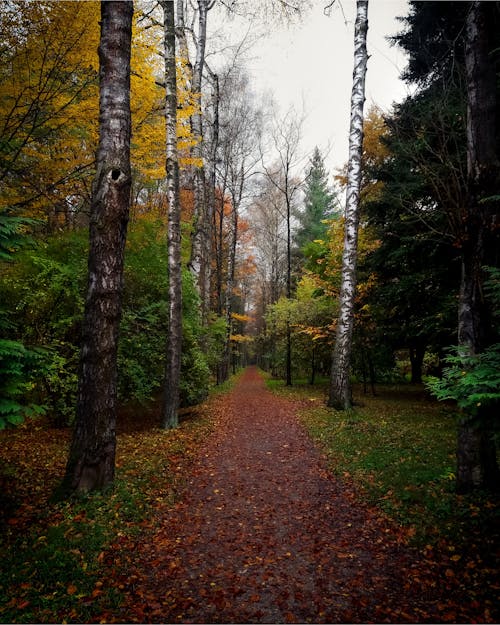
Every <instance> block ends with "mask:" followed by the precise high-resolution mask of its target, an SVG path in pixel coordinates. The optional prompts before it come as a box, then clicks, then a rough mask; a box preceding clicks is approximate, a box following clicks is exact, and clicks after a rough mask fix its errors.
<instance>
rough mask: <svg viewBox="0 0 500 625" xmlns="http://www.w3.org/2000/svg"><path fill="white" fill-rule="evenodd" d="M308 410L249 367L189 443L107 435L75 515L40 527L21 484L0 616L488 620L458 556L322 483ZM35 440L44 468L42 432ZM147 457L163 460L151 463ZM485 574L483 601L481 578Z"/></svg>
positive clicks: (334, 483)
mask: <svg viewBox="0 0 500 625" xmlns="http://www.w3.org/2000/svg"><path fill="white" fill-rule="evenodd" d="M309 401H310V399H303V398H302V399H300V398H297V397H291V396H290V397H288V396H282V395H277V394H276V393H273V392H271V391H269V390H267V389H266V388H265V386H264V381H263V378H262V376H261V375H260V374H259V372H258V371H257V370H256V369H254V368H249V369H247V370H245V372H244V373H243V375H242V376H241V377H240V378H239V380H238V382H237V384H236V386H235V387H234V388H233V389H232V390H231V391H230V392H228V393H224V394H221V395H219V396H217V397H216V398H215V399H213V400H212V401H210V402H208V403H209V410H210V411H211V412H212V413H213V415H214V414H215V415H216V417H215V420H213V421H212V423H211V425H209V426H208V425H206V424H205V425H203V427H202V428H201V429H200V428H199V426H196V427H197V428H198V429H197V430H196V434H193V430H192V425H191V424H190V423H189V419H187V422H188V423H187V425H186V424H184V426H183V428H180V430H179V431H178V433H176V434H172V435H168V434H167V435H165V433H164V432H163V433H161V432H159V431H156V432H154V433H153V434H147V435H143V434H142V433H141V432H140V431H139V430H137V431H131V432H128V433H127V434H126V435H123V436H122V438H120V437H119V449H121V451H120V453H119V456H118V479H117V487H116V489H115V492H114V493H113V495H112V497H109V496H108V497H107V498H105V497H103V498H101V496H96V497H95V498H94V499H91V500H90V503H89V501H87V502H86V503H85V502H83V503H82V504H81V507H78V505H80V504H72V503H69V504H56V506H55V507H54V506H53V505H52V504H50V503H48V504H47V510H48V512H47V513H46V516H45V517H43V516H40V515H39V513H36V510H34V508H37V502H36V498H34V497H31V499H30V498H29V497H28V494H27V493H28V492H29V488H32V489H33V484H32V483H31V484H30V485H27V486H26V485H23V483H22V480H21V483H20V488H21V491H22V489H23V488H25V489H28V490H26V491H25V492H24V494H23V495H22V500H23V502H24V504H23V505H24V508H23V507H22V506H21V508H18V509H17V511H15V510H14V508H12V510H11V511H10V513H9V515H7V516H8V518H7V521H6V527H7V528H8V532H10V538H9V537H7V543H9V540H10V546H11V552H13V551H15V549H13V546H14V545H15V543H14V542H13V541H14V538H15V536H14V535H15V534H19V535H23V534H22V532H23V531H24V532H26V533H25V536H28V532H31V533H30V534H29V536H30V537H29V538H24V539H23V541H24V542H22V543H19V542H18V543H17V545H18V550H19V553H20V554H21V555H19V554H15V553H14V554H13V555H12V560H11V561H9V560H8V559H5V557H4V560H3V562H4V573H5V571H6V570H7V571H8V569H9V566H10V567H11V569H12V571H13V570H14V568H15V566H17V572H12V573H10V572H9V574H8V579H7V581H5V579H4V581H3V583H0V595H1V594H2V593H4V594H5V601H4V602H3V605H2V604H0V620H2V621H3V622H7V621H12V622H25V623H27V622H51V621H54V620H55V621H66V622H99V621H100V622H163V623H186V622H187V623H189V622H192V623H198V622H199V623H287V622H289V623H294V622H299V623H301V622H302V623H307V622H312V623H329V622H341V623H350V622H393V623H394V622H398V623H399V622H449V623H450V622H470V623H473V622H497V621H498V618H499V617H500V612H499V611H498V609H499V606H498V604H496V605H495V603H494V602H493V601H491V600H489V599H488V600H487V601H486V602H485V600H484V597H487V596H490V592H489V591H490V589H489V588H483V589H482V590H483V596H480V595H478V593H477V592H476V590H474V592H472V591H471V592H470V593H468V594H467V592H465V593H464V584H463V576H461V574H460V572H459V569H457V566H458V565H459V564H461V563H460V562H459V560H460V559H461V556H460V554H457V553H455V554H452V555H451V557H450V554H449V553H448V555H447V557H446V558H442V557H441V556H439V555H438V553H437V551H433V549H432V547H431V546H429V547H428V548H420V547H417V546H415V545H411V544H410V543H411V537H412V536H411V531H410V530H409V529H408V528H406V529H405V528H404V526H402V525H400V524H398V523H396V522H395V521H394V520H391V518H389V517H388V516H387V515H385V514H384V513H383V512H382V510H381V509H380V508H379V507H376V506H372V505H371V504H369V503H368V502H367V501H366V498H364V497H362V496H360V492H358V490H357V489H356V487H355V486H354V485H353V482H352V481H351V480H349V478H348V477H347V478H346V479H343V478H342V476H340V477H339V476H335V475H334V474H333V473H332V472H331V471H330V469H329V466H330V465H329V462H328V458H327V457H326V456H325V455H323V454H322V452H321V451H320V448H319V447H318V446H317V445H316V444H315V443H313V442H312V439H311V438H310V436H309V434H307V433H306V430H305V429H304V426H303V425H302V424H301V420H300V419H299V417H298V412H299V411H300V410H301V409H304V408H305V407H306V405H307V404H308V402H309ZM36 435H37V436H38V440H39V441H40V440H41V443H42V445H44V446H45V449H44V452H45V455H48V456H49V457H50V458H54V457H56V454H55V452H54V453H52V452H51V451H50V445H56V444H58V441H56V440H55V439H54V436H53V434H52V435H47V434H45V433H44V432H43V431H42V430H40V431H39V432H38V433H36ZM9 436H10V439H8V440H10V442H11V448H12V449H13V450H14V451H13V452H12V455H11V456H10V457H9V455H8V453H7V452H6V456H7V461H8V462H14V456H15V455H16V452H15V446H16V445H21V444H24V448H25V449H30V448H31V447H30V444H31V445H32V444H33V441H29V440H28V438H27V437H28V436H29V433H28V432H25V433H24V435H23V436H24V439H23V440H24V443H21V442H16V441H17V439H16V436H17V435H16V434H9ZM44 436H46V438H43V437H44ZM64 437H66V439H67V434H65V435H64V436H63V438H64ZM148 437H149V438H148ZM20 440H21V438H20V437H19V441H20ZM193 441H194V442H193ZM66 442H67V440H66ZM165 446H167V447H165ZM20 449H21V447H19V448H18V449H17V455H19V450H20ZM59 456H61V454H60V453H59ZM59 456H58V457H59ZM166 456H168V464H165V457H166ZM16 457H17V456H16ZM157 457H158V458H160V457H161V458H163V460H162V462H163V463H164V464H162V465H154V463H153V464H152V461H153V460H154V459H155V458H157ZM145 459H147V460H145ZM62 460H63V459H62ZM8 462H7V464H8ZM23 462H24V464H28V463H30V462H31V463H32V462H33V459H32V458H30V457H27V458H26V459H25V460H24V461H23ZM146 462H148V463H149V464H148V466H149V469H148V471H149V473H144V470H143V467H144V465H145V463H146ZM134 463H135V464H134ZM60 464H61V463H60ZM44 467H46V463H45V464H44V465H43V467H42V466H41V465H40V469H39V471H38V473H39V474H40V475H41V480H42V481H43V484H47V483H49V484H50V483H51V481H52V483H53V484H54V478H53V476H54V475H56V474H58V475H60V474H61V470H62V468H63V464H61V466H57V462H56V463H54V462H52V463H51V466H50V472H49V474H47V469H46V468H44ZM141 467H142V469H141ZM120 471H121V472H124V475H123V477H120V475H121V473H120ZM176 475H178V478H177V477H176ZM19 476H21V473H18V475H17V477H18V478H19ZM138 476H140V477H138ZM49 478H50V479H49ZM35 479H38V478H37V477H36V476H35ZM122 479H124V480H125V482H122V481H121V480H122ZM133 480H135V482H134V484H135V486H134V487H133V488H132V486H131V484H132V481H133ZM137 480H139V481H137ZM32 481H33V475H31V482H32ZM18 482H19V480H18ZM123 483H126V484H127V488H126V490H127V495H126V497H124V496H123V494H121V492H122V487H123ZM40 489H41V490H43V488H42V486H40ZM40 489H39V490H40ZM133 489H135V490H133ZM132 491H133V492H132ZM131 495H133V497H132V496H131ZM147 498H149V501H148V502H146V501H145V499H147ZM75 505H77V507H75ZM61 506H62V507H61ZM103 510H105V514H106V515H107V516H106V517H105V522H104V521H102V519H101V522H100V518H101V517H100V515H103V514H104V512H103ZM37 514H38V516H37ZM115 518H116V519H117V521H116V523H118V525H117V526H116V527H114V526H113V523H114V521H113V519H115ZM124 519H125V521H124ZM99 523H101V524H100V525H99ZM28 526H31V528H33V527H34V528H35V530H36V531H33V529H31V530H29V527H28ZM96 528H98V529H99V532H97V530H96ZM108 530H109V531H110V533H109V535H107V534H106V531H108ZM86 534H89V535H92V541H90V540H89V539H88V538H86ZM101 534H103V535H104V538H103V536H101ZM57 540H59V541H60V544H59V543H57V542H56V541H57ZM94 543H95V544H94ZM49 544H50V550H48V549H49V546H48V545H49ZM57 545H59V546H57ZM7 546H9V545H8V544H7ZM23 550H24V551H23ZM28 552H29V554H28ZM37 554H38V555H37ZM9 557H10V556H9ZM16 557H17V560H18V562H17V564H16V563H15V559H16ZM66 557H68V558H69V557H71V558H72V560H71V562H70V561H69V560H66V559H64V558H66ZM30 558H31V559H33V561H34V562H35V564H33V563H31V564H30V562H29V559H30ZM37 558H38V559H37ZM44 559H45V560H46V562H47V567H46V568H45V569H43V570H41V568H42V567H41V563H42V562H43V561H44ZM9 562H10V564H9ZM467 566H469V565H467ZM473 566H474V567H475V566H477V564H473ZM30 567H31V568H30ZM77 569H78V570H77ZM485 575H486V577H485V579H487V580H489V583H490V584H491V587H492V589H493V590H491V592H496V591H497V590H498V578H497V577H496V575H497V571H494V570H488V571H486V573H485ZM1 581H2V580H0V582H1ZM49 584H50V586H51V587H50V588H49V587H48V586H49ZM480 585H482V586H484V584H482V583H481V584H480ZM495 589H496V591H495ZM49 590H50V591H51V592H49Z"/></svg>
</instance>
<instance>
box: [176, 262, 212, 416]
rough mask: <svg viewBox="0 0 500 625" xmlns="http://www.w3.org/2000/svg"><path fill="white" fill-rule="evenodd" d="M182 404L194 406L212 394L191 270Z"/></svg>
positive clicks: (186, 287)
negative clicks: (202, 345)
mask: <svg viewBox="0 0 500 625" xmlns="http://www.w3.org/2000/svg"><path fill="white" fill-rule="evenodd" d="M182 289H183V291H182V362H181V379H180V397H181V406H192V405H194V404H197V403H199V402H200V401H203V400H204V399H205V398H206V397H207V394H208V388H209V381H210V369H209V366H208V362H207V358H206V356H205V354H204V352H203V351H202V349H201V340H202V339H201V337H202V336H203V334H202V327H201V316H200V300H199V296H198V293H197V291H196V287H195V284H194V279H193V276H192V274H191V272H190V271H188V270H187V269H184V270H183V272H182Z"/></svg>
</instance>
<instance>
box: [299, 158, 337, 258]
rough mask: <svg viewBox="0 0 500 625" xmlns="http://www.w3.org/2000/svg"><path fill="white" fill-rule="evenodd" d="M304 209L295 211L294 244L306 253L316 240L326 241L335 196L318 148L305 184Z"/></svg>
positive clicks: (311, 160) (311, 161)
mask: <svg viewBox="0 0 500 625" xmlns="http://www.w3.org/2000/svg"><path fill="white" fill-rule="evenodd" d="M304 194H305V197H304V208H303V210H301V211H295V214H294V216H295V217H296V218H297V220H298V222H299V225H298V227H297V229H296V231H295V234H294V243H295V245H296V246H297V247H298V248H299V250H301V252H302V253H305V249H304V248H305V246H307V244H309V243H311V242H313V241H315V240H316V239H324V238H325V237H326V233H327V231H328V225H327V223H326V220H327V219H329V218H330V217H331V216H332V213H333V210H334V204H335V199H336V198H335V194H334V193H333V192H332V191H331V190H330V189H329V187H328V174H327V172H326V170H325V164H324V161H323V156H322V155H321V152H320V151H319V149H318V148H317V147H316V148H315V149H314V153H313V155H312V158H311V159H310V167H309V171H308V173H307V177H306V181H305V184H304Z"/></svg>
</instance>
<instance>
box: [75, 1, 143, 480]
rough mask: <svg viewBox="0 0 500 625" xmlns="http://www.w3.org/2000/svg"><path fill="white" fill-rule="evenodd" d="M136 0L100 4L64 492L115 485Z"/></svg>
mask: <svg viewBox="0 0 500 625" xmlns="http://www.w3.org/2000/svg"><path fill="white" fill-rule="evenodd" d="M132 15H133V3H132V2H131V1H128V0H127V1H106V2H101V38H100V44H99V68H100V69H99V79H100V84H99V148H98V152H97V170H96V176H95V179H94V183H93V190H92V203H91V216H90V245H89V261H88V272H89V273H88V286H87V296H86V301H85V312H84V320H83V337H82V351H81V357H80V374H79V381H78V396H77V405H76V420H75V429H74V432H73V440H72V444H71V449H70V453H69V459H68V464H67V467H66V475H65V478H64V482H63V489H64V490H65V491H70V492H75V491H76V492H87V491H91V490H95V489H101V488H104V487H106V486H108V485H109V484H111V483H112V482H113V479H114V468H115V447H116V437H115V423H116V397H117V371H116V366H117V364H116V363H117V347H118V329H119V323H120V316H121V296H122V285H123V256H124V248H125V239H126V233H127V224H128V217H129V206H130V190H131V171H130V47H131V35H132Z"/></svg>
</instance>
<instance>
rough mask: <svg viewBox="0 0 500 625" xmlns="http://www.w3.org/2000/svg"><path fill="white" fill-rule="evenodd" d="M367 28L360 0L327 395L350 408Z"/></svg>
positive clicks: (364, 2) (363, 1) (341, 406)
mask: <svg viewBox="0 0 500 625" xmlns="http://www.w3.org/2000/svg"><path fill="white" fill-rule="evenodd" d="M367 30H368V0H357V3H356V24H355V30H354V73H353V86H352V95H351V124H350V133H349V167H348V172H347V194H346V212H345V231H344V250H343V253H342V282H341V287H340V301H339V317H338V321H337V334H336V340H335V347H334V350H333V357H332V372H331V379H330V394H329V398H328V406H331V407H333V408H337V409H341V410H348V409H349V408H351V406H352V390H351V384H350V379H349V375H350V369H351V352H352V331H353V325H354V300H355V295H356V265H357V246H358V226H359V191H360V185H361V156H362V150H363V106H364V101H365V77H366V65H367V61H368V55H367V51H366V34H367Z"/></svg>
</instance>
